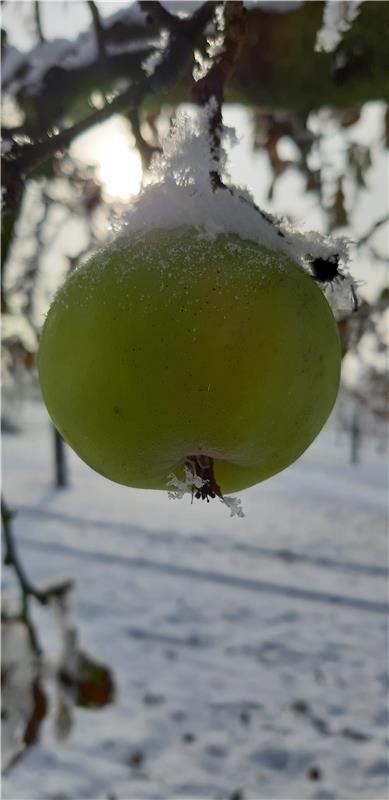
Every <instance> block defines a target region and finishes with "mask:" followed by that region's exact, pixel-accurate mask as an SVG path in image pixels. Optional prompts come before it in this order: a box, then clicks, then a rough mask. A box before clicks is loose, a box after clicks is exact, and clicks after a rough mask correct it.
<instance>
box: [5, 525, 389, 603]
mask: <svg viewBox="0 0 389 800" xmlns="http://www.w3.org/2000/svg"><path fill="white" fill-rule="evenodd" d="M18 542H19V543H20V544H21V545H22V546H23V547H25V548H26V549H31V550H35V551H40V552H46V553H47V552H52V553H55V554H57V555H63V556H71V557H76V558H77V559H78V560H80V559H82V560H85V561H88V562H92V561H101V562H102V563H103V564H104V565H105V566H106V565H107V564H115V565H117V566H121V567H123V568H124V569H128V568H130V569H133V570H136V571H139V570H144V571H148V572H154V573H159V574H163V575H166V576H171V577H175V578H179V579H181V578H184V579H186V580H192V581H197V582H204V583H211V584H213V585H214V586H224V587H227V586H228V587H229V588H234V589H240V590H243V591H249V592H258V593H266V594H272V595H277V596H278V597H287V598H288V599H295V600H303V601H305V602H307V601H308V602H309V603H319V604H325V605H333V606H334V607H335V606H336V608H339V609H352V610H354V611H366V612H370V613H375V614H387V613H388V604H387V603H384V602H380V601H378V600H368V599H364V598H361V597H348V596H345V595H341V594H336V593H332V592H321V591H315V590H312V589H302V588H298V587H296V586H288V585H282V584H275V583H272V582H270V581H263V580H257V579H252V578H244V577H238V576H236V575H231V574H228V573H223V572H216V571H214V570H201V569H194V568H193V567H189V566H184V565H181V566H176V565H174V564H171V563H168V562H166V563H164V562H161V561H152V560H151V559H147V558H136V557H135V558H131V557H130V556H122V555H114V554H112V553H108V552H102V551H100V552H99V551H96V550H94V551H90V550H83V549H82V548H78V547H73V546H70V545H64V544H61V543H59V542H57V543H55V542H53V543H50V542H38V541H33V540H31V539H26V538H24V537H20V536H19V537H18Z"/></svg>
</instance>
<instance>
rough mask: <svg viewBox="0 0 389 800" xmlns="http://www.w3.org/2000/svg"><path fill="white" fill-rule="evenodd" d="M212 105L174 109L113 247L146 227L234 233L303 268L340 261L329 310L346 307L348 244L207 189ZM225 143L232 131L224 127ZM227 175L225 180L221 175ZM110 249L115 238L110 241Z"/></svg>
mask: <svg viewBox="0 0 389 800" xmlns="http://www.w3.org/2000/svg"><path fill="white" fill-rule="evenodd" d="M212 110H213V101H211V102H210V103H209V104H208V106H207V107H206V108H205V109H199V110H198V112H197V114H196V115H192V116H188V115H187V114H186V113H185V112H183V111H179V112H178V113H177V117H176V119H175V121H174V123H173V125H172V128H171V131H170V134H169V136H168V137H167V138H166V139H165V140H164V141H163V142H162V154H161V155H158V156H156V157H155V159H154V162H153V165H152V169H151V172H150V174H149V176H148V182H147V185H146V186H145V187H144V189H143V191H142V193H141V194H140V196H139V198H138V199H137V200H136V201H135V202H134V203H133V204H131V206H130V207H129V209H128V212H127V213H126V214H125V215H124V216H123V218H122V221H121V228H119V231H118V233H117V237H116V243H117V245H118V246H123V245H124V244H125V242H126V238H127V237H131V236H132V235H133V233H135V232H140V231H147V230H151V229H161V228H165V229H172V228H179V227H188V226H190V227H193V228H195V229H197V230H198V232H199V235H200V236H207V237H211V238H213V237H215V236H217V235H218V234H220V233H235V234H237V235H238V236H240V237H241V238H242V239H246V240H250V241H253V242H256V243H258V244H260V245H262V246H264V247H267V248H269V249H271V250H273V251H279V252H282V253H285V254H286V255H288V256H289V257H290V258H291V259H292V260H293V261H295V262H296V263H297V264H299V265H300V266H302V267H303V268H306V267H307V266H308V263H309V260H310V258H312V257H313V258H316V257H322V258H328V257H330V256H331V255H334V254H335V253H336V254H338V255H339V257H340V264H341V268H342V273H343V274H344V280H343V281H342V286H340V285H339V287H338V288H339V291H337V292H328V293H327V299H329V301H330V302H331V303H332V301H333V306H334V310H336V311H338V310H345V309H347V310H350V309H351V308H352V299H353V298H352V294H351V288H352V287H353V286H354V284H353V281H352V279H351V277H350V275H349V273H348V270H347V263H348V248H349V242H348V241H347V239H345V238H344V237H339V238H331V237H329V236H324V235H321V234H319V233H317V232H315V231H309V232H304V233H302V232H299V231H298V230H296V228H295V227H294V226H292V225H291V224H290V222H289V221H288V220H286V219H283V220H276V219H275V218H273V217H271V216H270V215H268V214H264V213H262V212H260V211H259V209H258V208H256V207H255V205H254V203H253V201H252V198H251V196H250V194H249V193H248V191H247V190H242V189H239V188H237V187H233V186H231V185H230V184H229V183H228V180H227V183H228V186H229V189H226V188H219V189H216V191H214V190H213V188H212V185H211V181H210V172H211V171H212V170H215V169H217V168H218V166H219V165H218V163H217V161H216V160H215V157H214V155H213V154H212V152H211V148H210V143H209V133H208V128H209V115H210V113H212ZM226 136H228V137H229V139H230V141H231V143H233V141H234V132H233V131H230V130H228V129H227V131H226ZM226 161H227V159H226V154H225V152H224V150H222V151H221V154H220V169H221V171H222V172H223V174H224V175H225V174H226ZM227 177H228V176H227ZM113 246H115V240H114V242H113Z"/></svg>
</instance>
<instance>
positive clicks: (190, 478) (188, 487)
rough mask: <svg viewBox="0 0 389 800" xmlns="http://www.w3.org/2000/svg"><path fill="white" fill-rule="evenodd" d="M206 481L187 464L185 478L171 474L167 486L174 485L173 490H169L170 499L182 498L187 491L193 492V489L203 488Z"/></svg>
mask: <svg viewBox="0 0 389 800" xmlns="http://www.w3.org/2000/svg"><path fill="white" fill-rule="evenodd" d="M204 484H205V481H204V480H203V479H202V478H200V476H199V475H195V474H194V473H193V472H192V470H190V469H189V467H187V466H185V480H183V481H180V479H179V478H177V476H176V475H174V473H172V474H171V475H169V478H168V482H167V486H171V487H172V491H169V492H168V497H169V500H181V498H182V497H183V496H184V494H186V493H187V492H192V491H193V489H201V487H202V486H204Z"/></svg>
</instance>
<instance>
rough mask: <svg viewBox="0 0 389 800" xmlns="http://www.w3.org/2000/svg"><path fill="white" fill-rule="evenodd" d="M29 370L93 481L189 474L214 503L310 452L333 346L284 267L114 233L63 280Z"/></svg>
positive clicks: (162, 237)
mask: <svg viewBox="0 0 389 800" xmlns="http://www.w3.org/2000/svg"><path fill="white" fill-rule="evenodd" d="M38 364H39V373H40V381H41V386H42V392H43V397H44V400H45V403H46V405H47V408H48V411H49V414H50V416H51V417H52V419H53V422H54V424H55V425H56V426H57V428H58V430H59V431H60V433H61V434H62V436H63V437H64V439H65V440H66V441H67V442H69V444H70V445H71V446H72V447H73V448H74V450H75V451H76V452H77V453H78V455H79V456H80V457H81V458H82V459H83V460H84V461H85V462H86V463H87V464H89V465H90V466H91V467H93V469H95V470H96V471H97V472H99V473H101V474H102V475H105V476H106V477H108V478H110V479H111V480H113V481H116V482H117V483H121V484H125V485H127V486H134V487H141V488H145V489H146V488H149V489H167V488H168V480H169V475H171V473H173V474H175V475H177V476H178V477H179V478H182V477H183V475H184V468H185V465H188V464H189V466H193V467H194V468H193V472H194V473H196V474H197V475H200V476H203V477H207V475H208V477H209V476H210V475H211V473H212V470H213V477H214V482H213V486H211V483H212V481H211V483H210V487H209V488H210V491H209V493H210V494H212V493H216V494H219V493H223V494H224V493H226V492H235V491H238V490H241V489H244V488H246V487H248V486H251V485H253V484H255V483H258V482H259V481H262V480H264V479H265V478H268V477H269V476H271V475H273V474H275V473H277V472H279V471H280V470H282V469H284V468H285V467H287V466H288V465H289V464H291V463H292V462H293V461H295V459H297V458H298V457H299V456H300V455H301V454H302V453H303V452H304V450H305V449H306V448H307V447H308V445H309V444H310V443H311V442H312V440H313V439H314V438H315V436H316V435H317V434H318V432H319V431H320V429H321V428H322V426H323V425H324V423H325V421H326V419H327V417H328V415H329V413H330V411H331V409H332V407H333V404H334V402H335V398H336V395H337V391H338V385H339V376H340V343H339V335H338V329H337V325H336V322H335V320H334V317H333V315H332V312H331V309H330V307H329V305H328V303H327V300H326V299H325V297H324V296H323V294H322V292H321V291H320V289H319V288H318V287H317V286H316V284H315V282H314V280H313V279H312V277H311V276H310V275H308V274H307V273H306V272H305V271H304V270H303V269H302V268H301V267H299V266H298V265H296V264H295V263H294V262H293V261H291V259H290V258H289V257H288V256H286V255H283V254H282V253H280V252H274V251H272V250H268V249H266V248H264V247H262V246H259V245H258V244H256V243H254V242H252V241H247V240H242V239H241V238H240V237H239V236H237V235H235V234H222V235H217V236H215V237H213V238H212V237H207V236H205V235H201V234H200V233H199V232H198V231H197V230H195V229H194V228H190V227H188V228H176V229H171V230H166V229H161V230H154V231H151V230H148V231H145V232H143V233H142V232H141V233H137V234H128V233H127V234H124V235H123V234H122V236H121V237H120V238H119V240H116V241H115V242H113V243H111V244H109V245H108V246H107V247H106V248H105V249H103V250H101V251H100V252H98V253H97V254H96V255H94V256H93V257H92V258H91V259H90V260H89V261H88V262H87V263H85V264H84V265H82V266H80V267H79V268H78V269H77V270H76V271H75V272H73V273H72V274H71V275H70V276H69V278H68V279H67V280H66V282H65V284H64V285H63V286H62V288H61V289H60V290H59V292H58V294H57V295H56V297H55V299H54V302H53V304H52V306H51V308H50V310H49V313H48V316H47V319H46V321H45V325H44V328H43V332H42V336H41V341H40V348H39V357H38ZM212 490H213V491H212Z"/></svg>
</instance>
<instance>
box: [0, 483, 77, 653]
mask: <svg viewBox="0 0 389 800" xmlns="http://www.w3.org/2000/svg"><path fill="white" fill-rule="evenodd" d="M13 517H14V513H13V512H12V511H10V509H9V508H8V506H7V504H6V502H5V500H4V499H3V498H1V520H2V528H3V535H4V542H5V551H4V564H5V566H9V567H12V568H13V570H14V573H15V576H16V579H17V582H18V584H19V588H20V592H21V596H22V612H21V619H22V621H23V622H25V624H26V625H27V628H28V632H29V636H30V640H31V645H32V647H33V649H34V651H35V652H36V653H39V652H40V651H41V648H40V646H39V644H38V642H37V639H36V635H35V632H34V628H33V625H32V623H31V619H30V614H29V599H30V597H34V598H35V600H37V601H38V603H40V604H41V605H47V603H48V601H49V600H50V599H51V598H52V597H60V596H63V595H64V594H66V593H67V592H69V591H70V590H71V589H72V588H73V581H71V580H66V581H62V582H61V583H57V584H53V585H52V586H49V587H47V588H46V589H38V588H37V587H36V586H34V585H33V584H32V583H31V582H30V580H29V578H28V577H27V575H26V573H25V571H24V567H23V565H22V563H21V561H20V559H19V555H18V552H17V549H16V544H15V541H14V537H13V531H12V519H13Z"/></svg>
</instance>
